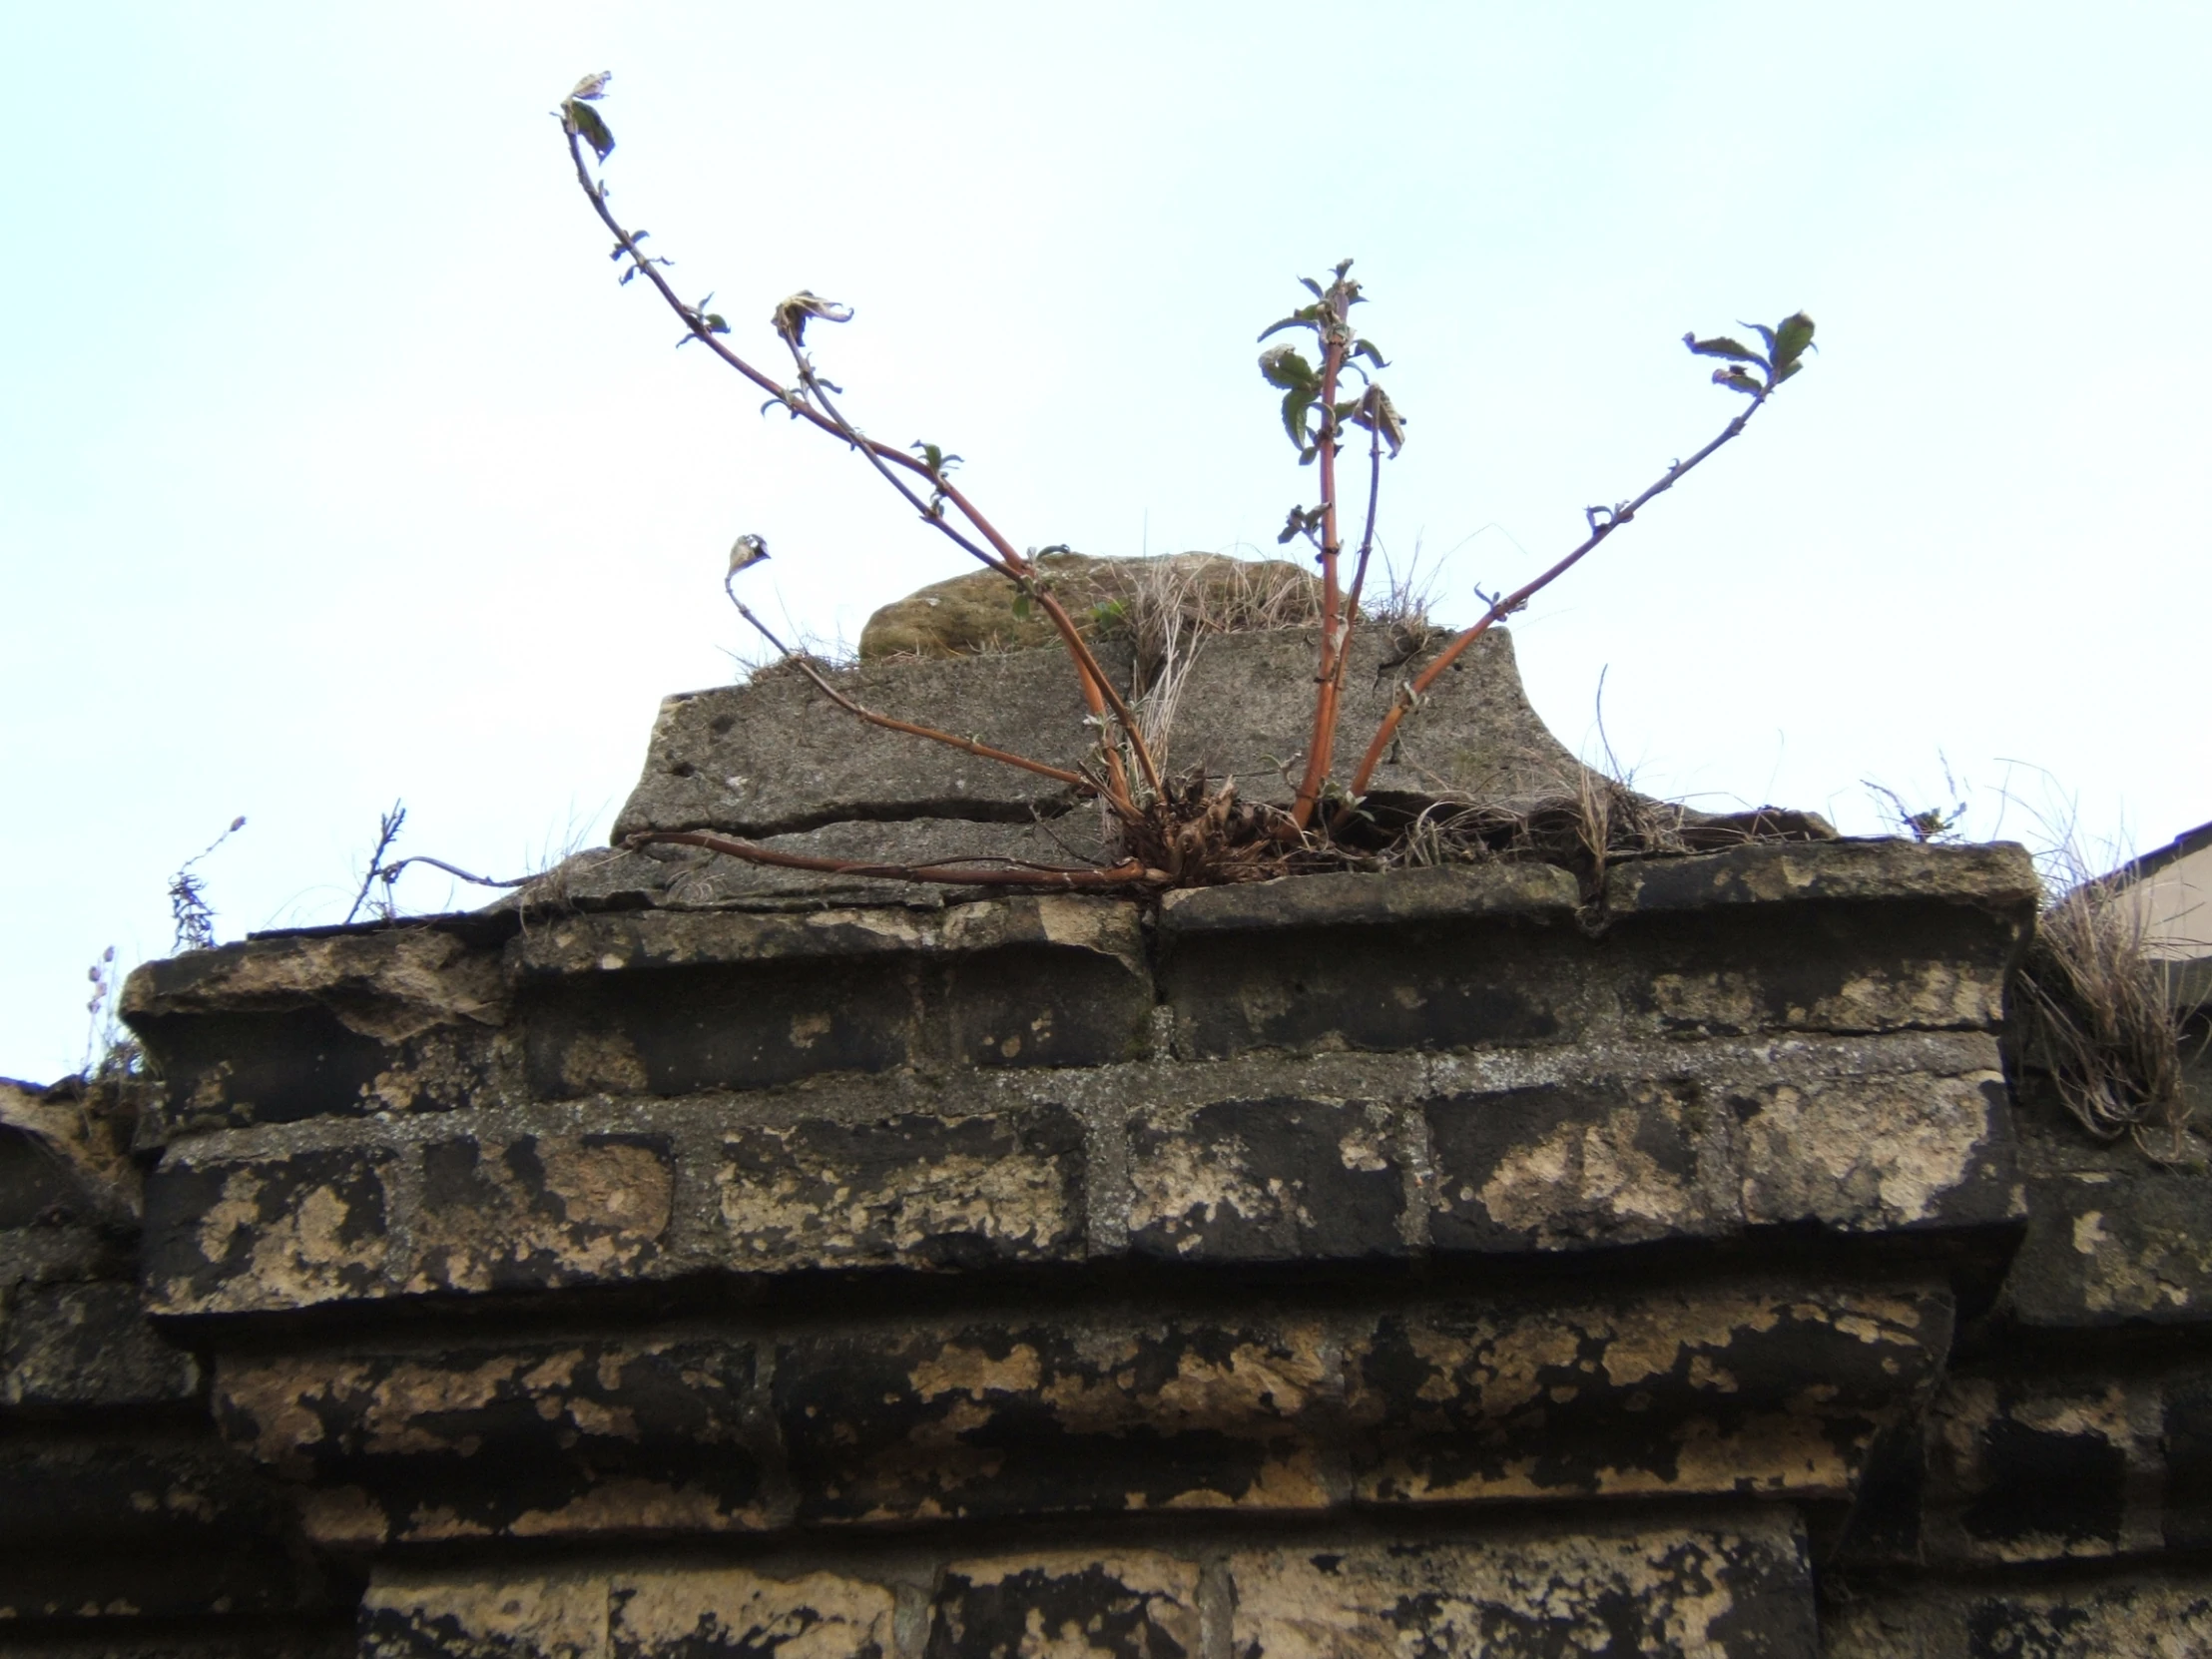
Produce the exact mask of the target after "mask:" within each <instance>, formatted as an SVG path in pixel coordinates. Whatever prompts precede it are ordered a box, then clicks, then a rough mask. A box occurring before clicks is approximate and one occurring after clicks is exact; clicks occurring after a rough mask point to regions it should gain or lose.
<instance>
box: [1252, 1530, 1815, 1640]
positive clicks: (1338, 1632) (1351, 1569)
mask: <svg viewBox="0 0 2212 1659" xmlns="http://www.w3.org/2000/svg"><path fill="white" fill-rule="evenodd" d="M1229 1570H1230V1575H1231V1578H1232V1580H1233V1581H1234V1583H1235V1586H1236V1614H1235V1617H1234V1622H1233V1626H1232V1628H1233V1636H1232V1639H1231V1644H1230V1645H1231V1651H1232V1652H1234V1653H1235V1654H1236V1656H1237V1659H1369V1656H1371V1655H1375V1654H1408V1655H1411V1654H1418V1655H1422V1656H1424V1659H1430V1656H1432V1659H1569V1656H1572V1655H1581V1654H1586V1655H1591V1656H1593V1659H1594V1656H1597V1655H1605V1656H1607V1659H1611V1656H1613V1655H1625V1654H1652V1655H1659V1654H1684V1655H1693V1654H1694V1655H1711V1656H1720V1655H1727V1656H1728V1659H1739V1656H1743V1659H1749V1656H1753V1655H1758V1656H1761V1659H1798V1656H1801V1655H1802V1656H1810V1655H1811V1654H1812V1653H1813V1652H1814V1649H1815V1644H1816V1641H1817V1629H1816V1617H1815V1611H1814V1604H1813V1585H1812V1574H1811V1573H1810V1571H1809V1570H1808V1567H1807V1562H1806V1552H1805V1540H1804V1537H1803V1534H1802V1532H1801V1531H1800V1530H1799V1528H1798V1526H1797V1523H1796V1517H1795V1515H1794V1514H1792V1513H1791V1512H1790V1511H1789V1510H1786V1509H1785V1510H1769V1511H1766V1512H1760V1511H1758V1510H1749V1511H1747V1512H1746V1513H1744V1514H1743V1515H1742V1516H1741V1517H1740V1518H1737V1519H1733V1520H1731V1521H1730V1522H1728V1523H1725V1524H1717V1525H1704V1526H1664V1527H1651V1528H1644V1529H1638V1530H1633V1531H1630V1530H1620V1529H1614V1528H1609V1527H1598V1528H1590V1529H1581V1530H1576V1531H1572V1532H1553V1533H1548V1534H1543V1535H1523V1536H1506V1537H1501V1538H1496V1539H1485V1540H1481V1541H1459V1540H1422V1541H1418V1542H1402V1543H1371V1542H1358V1543H1352V1544H1350V1545H1348V1546H1329V1547H1319V1548H1317V1547H1314V1546H1311V1545H1308V1546H1306V1547H1303V1548H1285V1549H1273V1550H1254V1551H1247V1552H1240V1553H1238V1554H1235V1555H1232V1556H1231V1557H1230V1561H1229Z"/></svg>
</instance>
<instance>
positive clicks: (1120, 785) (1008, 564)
mask: <svg viewBox="0 0 2212 1659" xmlns="http://www.w3.org/2000/svg"><path fill="white" fill-rule="evenodd" d="M782 337H783V341H784V344H785V345H786V347H788V348H789V349H790V351H791V354H792V361H793V363H794V365H795V366H796V367H797V368H798V370H799V378H800V380H801V382H802V383H803V384H804V385H805V386H806V388H807V392H808V395H809V396H811V397H812V398H813V399H814V400H815V402H817V403H818V404H820V405H821V407H822V412H823V413H824V414H826V415H828V416H829V417H830V420H831V421H832V422H834V423H835V427H836V430H837V432H838V433H839V434H840V435H841V436H842V437H843V438H844V439H845V441H846V442H847V443H849V444H851V445H852V446H853V447H854V448H855V449H858V450H859V451H860V452H861V453H862V454H864V455H866V456H867V458H868V459H869V460H870V461H871V462H873V463H874V466H875V470H876V471H877V472H880V473H881V474H882V475H883V479H884V481H885V482H886V483H888V484H889V485H890V486H891V488H893V489H895V490H896V491H898V493H899V494H900V495H902V496H904V497H905V498H906V500H907V501H908V502H909V503H910V504H911V505H912V506H913V509H914V511H916V512H917V513H919V514H920V515H921V516H922V517H923V518H925V519H927V520H928V521H929V522H930V523H932V524H940V523H941V520H942V518H943V516H944V515H943V514H942V513H941V512H931V511H930V510H929V508H928V506H926V505H925V504H924V503H923V502H922V500H921V498H920V497H919V496H918V495H916V494H915V493H914V492H913V491H912V490H910V489H908V488H907V487H906V485H905V483H904V482H902V481H901V480H900V479H899V478H897V477H896V476H894V475H893V474H892V473H891V471H890V469H889V468H888V467H886V466H885V465H884V464H883V462H882V459H881V458H880V457H879V456H878V455H877V454H876V452H875V450H876V446H875V445H874V444H873V443H872V442H871V441H870V440H869V439H867V438H866V437H864V436H862V435H861V433H860V430H859V428H857V427H856V426H854V425H853V424H852V422H851V421H849V420H847V419H845V417H844V411H843V410H841V409H839V408H838V407H837V406H836V404H834V403H832V402H830V393H829V390H828V388H826V387H825V386H824V385H823V383H822V377H821V376H820V375H819V374H817V373H816V372H815V368H814V364H812V363H811V362H809V361H808V360H807V353H806V352H805V351H804V350H803V349H801V347H800V343H799V341H798V340H797V339H796V338H795V337H793V335H791V334H789V333H785V334H783V336H782ZM924 470H926V469H924ZM929 478H930V482H931V484H932V485H933V486H934V487H935V488H936V489H938V490H940V491H942V492H944V494H945V498H946V499H947V500H956V503H957V505H958V506H959V509H960V511H961V513H962V514H964V515H965V516H966V518H967V520H968V522H969V523H971V524H973V525H974V526H975V527H976V528H977V529H978V530H979V531H981V532H982V533H983V535H984V536H985V537H986V538H987V539H988V540H990V541H991V542H992V543H994V544H995V545H996V546H997V547H998V549H999V552H1000V557H999V558H997V559H992V558H990V557H988V556H987V555H985V554H983V553H982V552H980V551H976V557H977V558H980V559H982V560H983V561H984V562H985V563H986V564H988V565H989V566H990V567H991V569H993V570H995V571H997V572H998V573H999V574H1000V575H1002V576H1004V577H1005V578H1006V579H1007V580H1008V581H1010V582H1012V583H1013V584H1014V586H1015V588H1016V589H1017V590H1018V591H1020V592H1022V593H1025V594H1027V595H1029V596H1030V598H1031V599H1032V600H1033V601H1035V602H1038V603H1040V604H1042V605H1043V606H1044V611H1045V615H1046V617H1047V618H1049V619H1050V620H1051V622H1052V624H1053V627H1054V629H1055V630H1056V631H1057V632H1058V633H1059V635H1060V641H1061V644H1062V645H1064V646H1065V647H1066V648H1067V651H1068V654H1069V656H1070V657H1072V658H1073V659H1074V662H1075V673H1076V678H1077V679H1078V680H1079V681H1081V683H1082V687H1083V701H1084V702H1085V703H1086V704H1088V705H1089V706H1090V711H1091V715H1092V717H1093V718H1094V719H1096V720H1099V721H1101V722H1103V721H1104V720H1105V718H1106V711H1107V709H1108V707H1109V700H1111V707H1112V708H1113V710H1114V714H1115V718H1116V719H1117V720H1119V721H1120V723H1121V725H1122V728H1123V730H1125V731H1126V732H1127V733H1128V734H1129V737H1130V741H1131V743H1132V744H1134V745H1135V746H1136V747H1135V753H1136V755H1137V758H1138V762H1139V764H1140V766H1141V767H1142V769H1143V772H1144V776H1145V782H1146V783H1147V784H1149V785H1150V786H1151V788H1152V792H1153V794H1154V795H1158V794H1159V793H1160V780H1159V775H1158V774H1157V773H1155V772H1154V771H1153V770H1152V757H1151V756H1150V755H1149V754H1147V753H1146V752H1145V749H1144V745H1143V740H1142V739H1140V738H1138V736H1137V728H1136V724H1135V722H1134V720H1133V719H1132V718H1131V717H1130V714H1129V711H1128V710H1127V709H1126V708H1125V707H1124V706H1123V705H1122V702H1121V700H1120V698H1119V697H1117V696H1116V695H1115V693H1114V688H1113V682H1112V681H1111V680H1110V679H1108V677H1107V674H1106V671H1105V670H1104V669H1103V668H1101V667H1100V666H1099V663H1098V659H1097V658H1096V657H1094V656H1092V654H1091V651H1090V647H1089V646H1087V645H1086V644H1084V642H1083V637H1082V635H1081V634H1080V633H1079V632H1077V630H1076V627H1075V623H1074V621H1073V620H1072V619H1071V618H1070V617H1069V616H1068V614H1067V612H1066V611H1065V610H1063V609H1061V607H1060V605H1059V604H1058V602H1057V601H1055V600H1053V599H1052V598H1051V597H1050V596H1049V595H1047V594H1045V593H1042V592H1040V591H1039V590H1038V589H1037V586H1036V583H1035V580H1034V576H1035V566H1034V565H1032V564H1031V563H1030V561H1029V560H1028V559H1027V558H1026V557H1024V556H1023V555H1021V554H1019V553H1016V552H1015V551H1014V549H1013V544H1012V543H1011V542H1008V541H1007V540H1006V538H1005V537H1003V536H1001V535H1000V534H999V533H998V531H997V529H996V528H995V527H994V526H992V524H991V523H990V521H989V520H988V519H986V518H984V517H983V515H982V514H981V513H979V512H977V511H976V510H975V508H974V506H973V505H972V504H971V503H970V502H969V501H968V499H967V497H966V496H964V495H958V496H956V494H955V492H954V491H952V490H951V489H950V487H949V486H948V485H947V484H946V483H945V481H944V474H943V469H942V468H939V469H938V470H937V471H936V472H934V473H930V474H929ZM955 539H957V540H962V541H963V542H964V538H959V537H955ZM730 597H731V598H732V599H733V600H735V599H736V598H737V595H736V594H734V593H733V594H732V595H731V596H730ZM741 609H742V607H741ZM978 753H980V752H978ZM993 753H994V754H995V753H997V752H996V751H994V752H993ZM1018 764H1023V765H1026V764H1027V763H1018ZM1106 768H1107V777H1108V779H1109V782H1110V786H1111V787H1110V788H1109V789H1108V791H1107V798H1108V800H1110V801H1111V802H1112V803H1113V806H1114V810H1115V811H1116V812H1117V813H1119V814H1121V816H1122V817H1123V818H1124V819H1130V818H1133V817H1134V816H1135V814H1136V803H1135V802H1133V801H1132V800H1131V799H1130V797H1129V779H1128V777H1127V775H1126V774H1124V773H1123V771H1122V768H1121V757H1120V755H1119V754H1117V753H1116V752H1115V751H1114V750H1113V749H1112V748H1110V747H1109V748H1108V750H1107V752H1106ZM1032 770H1034V769H1032Z"/></svg>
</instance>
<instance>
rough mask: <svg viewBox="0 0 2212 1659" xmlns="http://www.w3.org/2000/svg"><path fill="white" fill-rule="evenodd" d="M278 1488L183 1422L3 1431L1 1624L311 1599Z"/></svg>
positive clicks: (312, 1583)
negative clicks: (119, 1428) (124, 1432)
mask: <svg viewBox="0 0 2212 1659" xmlns="http://www.w3.org/2000/svg"><path fill="white" fill-rule="evenodd" d="M286 1542H287V1540H286V1537H285V1528H284V1524H283V1518H282V1514H281V1510H280V1508H279V1505H278V1504H277V1501H276V1495H275V1493H274V1492H273V1491H272V1490H270V1489H269V1488H268V1486H267V1485H266V1483H265V1482H263V1481H262V1480H260V1479H259V1478H258V1477H257V1475H256V1472H255V1470H254V1469H253V1467H252V1465H251V1464H249V1463H247V1462H246V1460H245V1459H243V1458H240V1457H237V1456H235V1455H233V1454H232V1453H230V1452H229V1451H228V1450H227V1449H226V1448H225V1447H224V1446H223V1445H222V1444H221V1443H219V1442H218V1441H217V1440H215V1439H214V1437H213V1436H211V1435H208V1434H206V1433H205V1432H204V1431H203V1432H199V1433H195V1432H194V1431H193V1430H191V1429H189V1428H173V1429H170V1430H167V1431H162V1430H158V1429H148V1430H146V1431H144V1432H141V1433H139V1434H137V1435H134V1436H130V1437H124V1436H119V1435H117V1434H115V1433H113V1432H109V1433H98V1432H93V1433H80V1434H76V1435H72V1434H69V1433H67V1432H65V1431H56V1430H53V1429H48V1430H46V1431H45V1432H41V1433H37V1434H35V1435H34V1434H31V1433H24V1432H18V1433H15V1434H11V1435H9V1436H8V1437H6V1438H5V1439H0V1631H5V1630H7V1629H10V1628H11V1627H12V1628H21V1623H22V1622H23V1621H29V1620H35V1619H41V1618H49V1619H51V1618H67V1619H106V1618H122V1617H126V1616H150V1617H155V1618H162V1617H179V1616H189V1615H196V1614H198V1615H205V1614H208V1613H221V1612H225V1611H236V1612H239V1613H242V1614H268V1613H272V1612H279V1611H286V1610H291V1609H295V1608H300V1607H303V1606H307V1605H311V1604H313V1602H314V1601H315V1600H316V1599H317V1598H318V1592H319V1589H320V1586H319V1584H318V1583H317V1581H316V1579H315V1576H314V1574H313V1573H312V1572H311V1571H309V1570H305V1569H304V1564H303V1563H302V1562H300V1561H298V1560H296V1559H294V1558H293V1556H292V1555H291V1553H290V1552H289V1551H288V1550H287V1548H286Z"/></svg>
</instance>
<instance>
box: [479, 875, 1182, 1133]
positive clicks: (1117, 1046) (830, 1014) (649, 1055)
mask: <svg viewBox="0 0 2212 1659" xmlns="http://www.w3.org/2000/svg"><path fill="white" fill-rule="evenodd" d="M516 960H517V963H518V966H519V967H520V969H521V971H523V972H524V973H525V974H527V975H528V976H529V977H530V979H531V980H532V981H533V982H534V983H535V984H536V986H537V988H536V990H535V991H534V993H533V994H532V996H531V998H530V1002H529V1013H528V1026H529V1039H528V1049H529V1072H530V1080H531V1086H532V1087H533V1089H534V1090H536V1091H537V1092H538V1093H539V1094H541V1095H544V1096H548V1097H551V1098H565V1097H568V1096H573V1095H577V1094H584V1093H590V1092H592V1091H594V1090H609V1091H620V1092H652V1093H655V1094H682V1093H688V1092H692V1091H695V1090H700V1089H708V1088H762V1087H767V1086H771V1085H774V1084H778V1083H786V1082H791V1081H794V1080H796V1079H799V1078H802V1077H807V1076H811V1075H814V1074H816V1073H820V1072H830V1071H858V1072H881V1071H888V1070H893V1069H896V1068H899V1067H903V1066H909V1065H925V1064H934V1065H947V1064H951V1065H973V1066H985V1067H995V1066H1083V1065H1097V1064H1102V1063H1105V1062H1109V1061H1114V1060H1121V1059H1126V1058H1129V1057H1130V1056H1131V1055H1132V1054H1133V1053H1135V1052H1136V1051H1137V1050H1138V1049H1139V1048H1140V1047H1141V1045H1142V1043H1143V1042H1144V1040H1145V1032H1146V1029H1147V1026H1148V1023H1149V1020H1150V1016H1151V1011H1152V989H1151V981H1150V976H1149V974H1148V973H1147V971H1146V968H1145V965H1144V950H1143V940H1142V935H1141V932H1140V930H1139V925H1138V917H1137V910H1136V907H1135V906H1134V905H1132V904H1128V903H1124V902H1120V901H1116V900H1110V899H1095V898H1083V897H1075V896H1070V895H1061V894H1054V895H1050V896H1046V897H1025V898H1017V899H1013V900H1011V901H1005V902H1000V903H992V904H971V905H960V906H956V907H954V908H952V909H950V910H946V911H943V912H939V913H937V914H929V913H926V912H924V913H916V912H912V911H906V910H898V909H875V910H842V911H837V910H830V911H816V912H812V913H809V914H806V915H803V916H793V915H749V914H713V915H651V916H638V917H595V918H578V919H575V920H572V921H569V922H565V923H562V924H560V925H558V926H556V927H554V928H552V929H550V930H549V931H547V932H546V933H545V934H543V935H542V936H534V937H528V938H525V939H523V940H518V941H517V950H516Z"/></svg>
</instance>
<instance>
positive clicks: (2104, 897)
mask: <svg viewBox="0 0 2212 1659" xmlns="http://www.w3.org/2000/svg"><path fill="white" fill-rule="evenodd" d="M2054 863H2055V864H2056V866H2057V871H2058V879H2057V880H2055V881H2052V882H2051V885H2052V886H2053V887H2054V888H2056V889H2057V892H2056V896H2055V897H2052V898H2050V899H2049V900H2048V901H2047V902H2046V903H2045V904H2044V906H2043V910H2042V914H2041V916H2040V917H2039V918H2038V920H2037V924H2036V928H2035V939H2034V942H2033V943H2032V944H2031V945H2030V946H2029V948H2028V952H2027V957H2026V960H2025V961H2024V962H2022V963H2021V965H2020V969H2019V971H2018V973H2017V974H2016V975H2015V976H2014V978H2013V1012H2014V1014H2015V1015H2016V1016H2017V1018H2018V1020H2019V1041H2020V1058H2021V1061H2022V1063H2023V1064H2024V1065H2026V1066H2027V1067H2029V1068H2032V1069H2034V1070H2037V1071H2041V1072H2043V1073H2044V1074H2045V1075H2047V1076H2048V1077H2049V1078H2050V1080H2051V1082H2052V1085H2053V1086H2054V1087H2055V1088H2056V1090H2057V1093H2058V1098H2059V1099H2060V1101H2062V1102H2063V1103H2064V1104H2065V1107H2066V1110H2067V1111H2069V1112H2071V1113H2072V1114H2073V1115H2074V1117H2075V1118H2077V1119H2078V1120H2079V1121H2080V1123H2081V1125H2082V1127H2083V1128H2084V1129H2086V1130H2088V1131H2089V1133H2090V1134H2092V1135H2094V1136H2096V1137H2097V1138H2098V1139H2099V1140H2106V1141H2111V1140H2118V1139H2120V1138H2121V1137H2122V1136H2126V1137H2128V1138H2130V1139H2132V1140H2133V1141H2134V1142H2135V1144H2136V1145H2137V1146H2138V1147H2140V1148H2141V1149H2142V1150H2143V1151H2144V1152H2146V1153H2148V1154H2149V1155H2151V1156H2152V1157H2154V1158H2159V1159H2161V1160H2167V1161H2175V1160H2179V1159H2181V1158H2182V1157H2184V1156H2185V1155H2186V1152H2187V1148H2188V1131H2189V1118H2190V1107H2189V1102H2188V1098H2187V1093H2186V1091H2185V1089H2184V1087H2183V1076H2182V1053H2181V1027H2182V1024H2183V1021H2182V1020H2181V1019H2180V1018H2178V1017H2177V1014H2176V1010H2175V1008H2174V1006H2173V1000H2172V997H2171V994H2170V991H2169V986H2168V981H2167V976H2166V973H2165V972H2164V970H2163V968H2162V967H2161V965H2160V964H2159V963H2158V962H2157V961H2156V960H2155V959H2154V958H2153V956H2152V954H2151V952H2150V951H2149V949H2148V948H2146V944H2147V941H2146V939H2145V936H2144V933H2145V925H2146V922H2145V916H2146V912H2145V911H2144V909H2143V908H2142V907H2141V906H2139V905H2135V904H2130V903H2127V902H2125V901H2124V898H2123V895H2124V893H2125V890H2126V883H2125V882H2124V880H2122V879H2121V878H2120V877H2118V876H2110V875H2107V876H2094V877H2092V876H2087V875H2085V874H2084V873H2083V871H2082V869H2081V867H2080V861H2079V859H2078V858H2075V857H2072V856H2071V855H2070V851H2069V850H2065V849H2062V850H2061V852H2060V853H2059V854H2058V855H2056V857H2055V858H2054Z"/></svg>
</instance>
